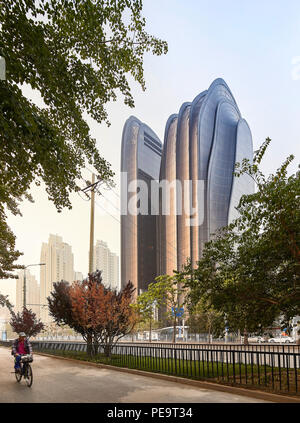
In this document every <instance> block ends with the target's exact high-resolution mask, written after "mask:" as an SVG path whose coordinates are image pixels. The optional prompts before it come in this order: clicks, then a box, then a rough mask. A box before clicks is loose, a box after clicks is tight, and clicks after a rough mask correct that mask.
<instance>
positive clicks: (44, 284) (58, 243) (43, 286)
mask: <svg viewBox="0 0 300 423" xmlns="http://www.w3.org/2000/svg"><path fill="white" fill-rule="evenodd" d="M41 263H46V265H45V266H41V271H40V272H41V273H40V274H41V278H40V299H41V304H42V305H48V302H47V297H48V296H49V295H50V292H51V291H52V287H53V283H54V282H60V281H61V280H64V281H67V282H70V283H72V282H73V281H74V257H73V253H72V247H71V246H70V245H69V244H67V243H65V242H63V240H62V237H60V236H58V235H52V234H50V235H49V241H48V243H44V242H43V244H42V249H41ZM41 318H42V321H43V322H45V323H49V322H51V321H52V318H51V317H50V315H49V313H48V307H42V306H41Z"/></svg>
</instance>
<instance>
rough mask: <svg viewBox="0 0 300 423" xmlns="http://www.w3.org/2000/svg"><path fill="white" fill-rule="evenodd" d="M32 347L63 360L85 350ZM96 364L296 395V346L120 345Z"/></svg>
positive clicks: (299, 356) (61, 345)
mask: <svg viewBox="0 0 300 423" xmlns="http://www.w3.org/2000/svg"><path fill="white" fill-rule="evenodd" d="M32 345H33V349H34V351H40V352H43V351H44V352H49V353H54V354H64V353H66V352H67V355H70V354H69V353H68V352H74V353H75V354H74V356H76V355H77V356H79V355H80V353H83V352H85V351H86V348H87V346H86V343H83V342H41V341H40V342H38V341H34V342H32ZM237 347H238V348H237ZM256 347H258V348H256ZM260 347H266V348H265V349H263V348H260ZM272 349H273V350H272ZM71 355H72V354H71ZM94 359H95V360H96V361H98V362H102V363H107V364H111V365H116V366H121V367H128V368H134V369H139V370H146V371H151V372H158V373H165V374H169V375H173V376H180V377H187V378H192V379H198V380H210V381H214V382H219V383H225V384H230V385H240V386H246V387H247V386H248V387H250V386H251V387H256V388H257V387H258V388H263V389H266V390H269V391H273V392H281V393H289V394H297V395H299V394H300V389H299V385H300V351H299V346H298V345H288V346H287V345H279V346H274V345H270V346H269V345H267V346H264V345H248V346H245V345H238V346H237V345H213V344H205V345H204V344H193V345H192V346H191V345H190V344H155V345H152V344H150V343H145V344H141V343H138V344H137V343H118V344H116V345H115V346H113V348H112V354H111V357H110V358H108V357H105V356H104V345H100V346H99V354H98V355H97V356H96V357H95V358H94Z"/></svg>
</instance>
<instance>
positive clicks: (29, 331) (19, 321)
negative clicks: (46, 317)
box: [9, 307, 44, 338]
mask: <svg viewBox="0 0 300 423" xmlns="http://www.w3.org/2000/svg"><path fill="white" fill-rule="evenodd" d="M9 323H10V325H11V327H12V329H13V331H14V332H16V333H20V332H24V333H26V335H27V336H28V338H30V337H31V336H36V335H37V334H38V333H40V332H41V331H42V330H43V329H44V324H43V323H42V322H41V320H40V319H38V318H37V317H36V314H35V313H34V312H33V311H32V310H28V309H27V308H26V307H24V308H23V310H22V312H21V313H17V314H15V313H13V314H12V317H11V320H10V322H9Z"/></svg>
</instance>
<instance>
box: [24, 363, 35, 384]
mask: <svg viewBox="0 0 300 423" xmlns="http://www.w3.org/2000/svg"><path fill="white" fill-rule="evenodd" d="M24 379H25V381H26V385H27V386H28V388H30V386H31V385H32V382H33V374H32V368H31V366H30V364H29V363H27V364H26V369H25V371H24Z"/></svg>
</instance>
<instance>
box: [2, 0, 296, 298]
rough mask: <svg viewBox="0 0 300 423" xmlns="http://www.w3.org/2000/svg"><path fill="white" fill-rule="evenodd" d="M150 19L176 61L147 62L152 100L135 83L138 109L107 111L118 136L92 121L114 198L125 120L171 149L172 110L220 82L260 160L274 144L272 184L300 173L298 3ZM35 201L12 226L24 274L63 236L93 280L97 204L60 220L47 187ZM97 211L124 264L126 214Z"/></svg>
mask: <svg viewBox="0 0 300 423" xmlns="http://www.w3.org/2000/svg"><path fill="white" fill-rule="evenodd" d="M257 8H259V13H257V10H258V9H257ZM241 11H242V13H241ZM144 13H145V15H146V16H147V21H148V22H147V27H148V29H149V31H150V32H152V33H155V34H157V36H159V37H161V38H162V39H166V40H167V41H168V44H169V51H168V54H167V55H166V56H160V57H152V56H151V55H146V56H145V62H144V68H145V81H146V87H147V90H146V91H145V92H144V91H142V90H141V89H140V88H139V87H138V86H137V85H136V84H135V83H132V92H133V96H134V100H135V109H133V110H132V109H130V108H129V107H128V106H126V105H124V104H123V99H122V98H118V100H117V101H116V102H112V103H110V104H109V105H108V116H109V119H110V122H111V126H110V127H107V126H106V125H105V124H104V123H103V124H101V125H99V124H96V123H95V122H94V121H93V120H92V119H90V118H88V119H87V122H88V124H89V126H90V130H91V134H92V136H93V137H95V138H96V140H97V146H98V148H99V150H100V152H101V154H102V155H103V156H104V157H105V158H106V159H107V160H108V161H109V162H110V163H111V164H112V168H113V170H114V171H115V173H116V177H115V178H114V179H115V182H116V184H117V185H116V187H115V188H114V191H115V192H116V193H117V194H119V171H120V162H119V159H120V139H121V135H122V129H123V125H124V122H125V121H126V119H127V118H128V117H129V116H130V115H131V114H135V115H136V116H137V117H138V118H139V119H142V120H143V121H146V122H147V123H148V124H149V125H150V126H151V128H152V129H153V130H154V131H155V133H156V134H157V135H158V136H159V138H160V139H163V134H164V127H165V122H166V121H167V119H168V117H169V112H170V110H179V108H180V106H181V104H182V103H183V102H184V101H186V100H189V101H191V100H192V99H193V98H194V93H195V92H200V91H201V88H202V87H208V86H209V84H210V82H211V81H212V80H213V79H214V78H216V77H217V76H221V77H222V78H224V79H225V80H226V82H227V83H228V85H229V86H230V88H231V90H232V92H233V93H238V94H239V106H240V108H241V110H242V111H243V115H244V116H245V118H246V119H247V121H248V122H249V125H250V127H251V131H252V136H253V146H254V150H256V149H257V148H258V147H259V145H261V144H262V142H263V141H264V140H265V138H266V137H268V136H269V137H270V138H272V143H271V146H270V148H269V150H268V152H267V154H266V158H265V159H264V160H263V162H262V164H261V166H262V171H263V172H264V173H266V174H269V173H271V172H274V171H276V169H277V168H278V167H279V166H280V165H281V163H282V162H283V161H284V160H285V158H286V157H287V156H288V155H289V154H294V155H295V160H294V162H293V163H292V165H291V167H290V172H294V171H296V169H297V164H298V163H299V158H300V144H299V142H298V134H299V130H300V122H299V119H298V113H299V95H298V93H299V92H300V80H299V78H298V79H297V78H295V73H296V72H295V70H296V69H295V64H293V63H295V60H293V59H294V58H296V57H298V56H299V55H300V50H299V42H298V41H299V37H300V29H299V28H300V27H299V16H300V4H299V2H296V1H293V2H291V3H290V7H289V8H286V7H285V5H284V4H279V3H277V4H273V3H272V4H271V3H270V2H265V3H264V4H261V2H260V3H259V2H254V3H251V5H250V4H243V5H240V9H239V8H237V7H236V4H235V2H233V1H229V2H227V3H226V7H221V6H220V5H218V6H215V4H214V2H211V3H209V4H208V3H202V2H196V1H193V2H191V7H188V8H187V7H186V6H185V5H184V4H183V3H181V2H178V1H173V0H172V1H171V0H166V1H165V2H163V4H162V2H159V1H158V0H151V1H150V0H145V2H144ZM199 17H201V22H202V23H201V25H199ZM211 22H214V25H211ZM254 22H255V25H253V23H254ZM266 22H268V31H266ZM178 28H179V30H178ZM225 29H226V30H225ZM22 91H23V92H24V94H25V95H26V96H27V97H28V98H30V99H31V100H32V101H33V102H34V103H36V104H37V105H38V106H43V102H42V100H41V98H40V95H39V94H38V93H37V92H36V91H34V90H31V89H29V88H28V86H24V87H23V88H22ZM279 99H280V100H279ZM158 108H159V109H160V112H159V113H157V110H158ZM89 169H91V168H90V166H89ZM83 177H84V179H86V180H90V179H91V172H90V170H88V169H86V170H85V171H84V172H83ZM31 193H32V195H33V198H34V200H35V203H29V202H28V201H24V202H22V203H21V205H20V209H21V212H22V214H23V216H22V217H21V216H12V215H9V217H8V223H9V225H10V226H11V228H12V230H13V231H14V233H15V234H16V237H17V239H16V247H17V248H18V249H19V250H20V251H22V252H24V255H23V256H21V257H20V258H19V260H18V264H25V265H27V264H30V263H37V262H38V261H39V255H40V251H39V249H40V245H41V242H42V241H43V240H44V239H46V238H47V236H48V234H49V233H56V232H57V233H59V234H60V235H62V236H63V238H64V239H66V240H67V242H68V243H69V244H70V245H72V247H73V253H74V260H75V262H76V263H77V266H78V269H80V270H81V271H82V272H83V273H84V274H85V273H87V271H88V262H87V251H88V248H89V218H90V203H89V202H88V201H84V200H83V199H81V198H80V197H79V196H78V195H77V194H72V195H71V202H72V205H73V209H72V210H67V209H65V210H63V211H62V213H57V211H56V209H55V207H54V205H53V204H52V203H51V202H49V200H48V195H47V193H46V192H45V190H44V185H43V184H42V185H41V187H35V186H34V185H32V190H31ZM104 196H107V198H108V199H109V200H110V201H112V202H115V201H116V202H118V201H119V199H118V197H117V195H116V194H114V193H113V192H105V193H104ZM96 201H97V203H98V205H96V207H95V237H97V238H101V239H103V240H104V241H105V242H107V243H108V244H109V245H110V246H111V248H112V250H113V251H115V252H116V254H118V255H120V223H119V220H120V219H119V217H118V214H119V211H118V210H117V209H115V210H114V211H113V208H112V209H110V214H108V213H107V212H106V211H105V210H103V209H102V208H101V207H100V206H103V204H104V209H108V204H109V203H106V200H105V198H104V197H98V198H97V199H96ZM116 204H117V207H118V208H119V206H118V203H116ZM111 215H112V216H111ZM74 228H76V231H75V230H74ZM32 273H33V274H34V275H36V277H38V274H39V269H38V268H32ZM11 290H13V289H11V287H10V286H9V283H6V282H5V281H0V291H1V292H2V291H4V292H9V291H11Z"/></svg>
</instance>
